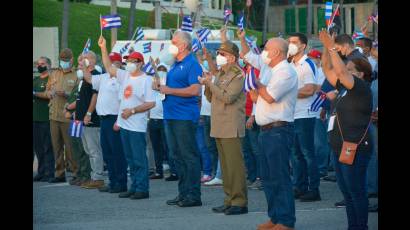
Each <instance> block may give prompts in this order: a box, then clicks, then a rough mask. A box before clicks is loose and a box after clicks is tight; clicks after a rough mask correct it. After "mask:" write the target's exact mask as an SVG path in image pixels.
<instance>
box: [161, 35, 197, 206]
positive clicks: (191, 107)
mask: <svg viewBox="0 0 410 230" xmlns="http://www.w3.org/2000/svg"><path fill="white" fill-rule="evenodd" d="M191 43H192V38H191V35H189V34H188V33H187V32H184V31H177V32H176V33H175V34H174V36H173V38H172V40H171V45H170V47H169V49H168V53H169V54H168V57H167V58H162V59H161V60H163V61H165V60H167V62H168V59H169V60H171V61H169V62H168V63H167V64H171V63H172V62H174V61H175V64H174V65H172V67H171V69H170V70H169V71H168V74H167V82H166V85H161V86H160V92H161V93H163V94H165V100H164V101H163V110H164V120H165V136H166V139H167V143H168V148H169V150H170V157H171V158H172V159H173V160H174V163H175V168H176V170H177V174H178V177H179V182H178V193H179V194H178V196H177V197H176V198H175V199H172V200H168V201H167V202H166V203H167V204H168V205H178V206H179V207H192V206H201V205H202V201H201V160H200V155H199V151H198V147H197V143H196V139H195V133H196V124H195V123H196V122H197V121H198V119H199V106H198V100H199V95H200V93H201V91H200V90H201V86H200V84H199V82H198V76H202V69H201V66H200V65H199V63H198V62H197V60H196V58H195V57H194V55H193V54H192V53H191Z"/></svg>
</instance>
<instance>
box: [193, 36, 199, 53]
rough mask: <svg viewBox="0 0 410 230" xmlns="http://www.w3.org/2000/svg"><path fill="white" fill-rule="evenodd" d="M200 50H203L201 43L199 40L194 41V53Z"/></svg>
mask: <svg viewBox="0 0 410 230" xmlns="http://www.w3.org/2000/svg"><path fill="white" fill-rule="evenodd" d="M199 49H201V43H199V41H198V39H196V38H194V39H193V40H192V52H194V53H196V52H197V51H198V50H199Z"/></svg>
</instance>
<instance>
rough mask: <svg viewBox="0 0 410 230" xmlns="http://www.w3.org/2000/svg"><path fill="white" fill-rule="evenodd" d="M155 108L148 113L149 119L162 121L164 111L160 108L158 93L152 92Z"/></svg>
mask: <svg viewBox="0 0 410 230" xmlns="http://www.w3.org/2000/svg"><path fill="white" fill-rule="evenodd" d="M154 97H155V107H154V108H152V109H151V110H150V111H149V118H152V119H164V110H163V108H162V100H161V94H160V93H159V91H157V90H154Z"/></svg>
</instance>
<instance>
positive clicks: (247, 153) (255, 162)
mask: <svg viewBox="0 0 410 230" xmlns="http://www.w3.org/2000/svg"><path fill="white" fill-rule="evenodd" d="M248 119H249V117H246V120H248ZM258 135H259V126H258V125H257V124H256V122H254V123H253V127H252V128H251V129H245V136H244V137H243V138H242V139H241V144H242V152H243V158H244V160H245V165H246V171H247V179H248V180H249V181H251V182H254V181H255V180H256V178H260V166H259V164H260V162H259V161H260V159H258V158H260V154H259V149H258Z"/></svg>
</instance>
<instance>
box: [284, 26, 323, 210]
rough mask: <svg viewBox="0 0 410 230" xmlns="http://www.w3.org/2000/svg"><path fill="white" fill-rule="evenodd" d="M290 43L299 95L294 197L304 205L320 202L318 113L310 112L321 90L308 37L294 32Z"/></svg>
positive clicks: (296, 117)
mask: <svg viewBox="0 0 410 230" xmlns="http://www.w3.org/2000/svg"><path fill="white" fill-rule="evenodd" d="M288 41H289V52H288V54H289V55H290V58H291V65H292V66H293V67H294V68H295V70H296V73H297V75H298V96H297V100H296V107H295V114H294V119H295V121H294V125H295V134H296V135H295V137H294V145H293V146H292V157H291V160H292V170H293V176H294V178H293V184H294V196H295V198H296V199H300V201H302V202H310V201H319V200H321V197H320V192H319V185H320V176H319V168H318V163H317V156H316V154H315V146H314V130H315V121H316V115H317V112H314V111H311V110H310V107H311V105H312V103H313V102H314V100H315V97H314V95H315V93H316V90H317V89H318V88H320V86H319V85H318V83H317V69H316V65H315V64H314V63H313V61H312V60H311V59H309V58H308V57H307V55H306V54H305V52H304V51H305V49H306V47H307V43H308V40H307V37H306V35H304V34H302V33H293V34H290V35H289V38H288ZM292 47H294V48H292Z"/></svg>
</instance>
